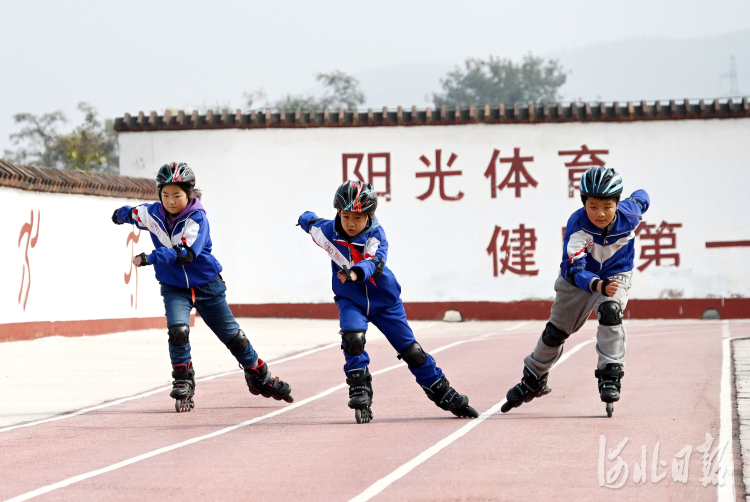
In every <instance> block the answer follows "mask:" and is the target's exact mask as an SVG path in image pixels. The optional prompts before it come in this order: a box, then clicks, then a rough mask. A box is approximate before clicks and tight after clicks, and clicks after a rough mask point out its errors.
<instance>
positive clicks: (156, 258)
mask: <svg viewBox="0 0 750 502" xmlns="http://www.w3.org/2000/svg"><path fill="white" fill-rule="evenodd" d="M146 259H147V260H148V264H149V265H174V264H175V263H176V262H177V251H175V250H174V249H173V248H156V249H154V251H153V252H152V253H151V254H150V255H147V256H146Z"/></svg>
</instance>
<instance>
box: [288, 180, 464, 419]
mask: <svg viewBox="0 0 750 502" xmlns="http://www.w3.org/2000/svg"><path fill="white" fill-rule="evenodd" d="M377 205H378V198H377V194H376V193H375V189H374V188H373V187H372V185H370V184H369V183H363V182H362V181H346V182H345V183H343V184H342V185H341V186H339V188H338V189H337V190H336V195H335V196H334V199H333V207H334V208H335V209H336V211H337V214H336V217H335V218H334V219H333V220H326V219H323V218H318V216H317V215H316V214H315V213H313V212H310V211H308V212H305V213H304V214H302V216H300V217H299V220H298V223H297V224H298V225H299V226H301V227H302V230H304V231H305V232H307V233H309V234H310V235H311V236H312V238H313V241H315V243H316V244H317V245H318V246H320V247H321V248H323V250H325V251H326V252H327V253H328V256H329V257H330V258H331V268H332V269H333V280H332V282H333V292H334V293H335V294H336V296H335V297H334V301H335V302H336V306H337V307H338V309H339V324H340V326H341V331H340V332H339V333H340V334H341V339H342V343H341V348H342V349H343V351H344V357H345V359H346V364H345V365H344V373H345V375H346V377H347V378H346V382H347V384H349V407H350V408H352V409H354V410H355V417H356V419H357V422H358V423H363V422H369V421H370V420H371V419H372V410H371V408H370V406H371V404H372V394H373V393H372V376H371V375H370V371H369V370H368V364H369V363H370V357H369V356H368V355H367V352H366V351H365V332H366V331H367V326H368V322H372V323H373V324H374V325H375V326H376V327H377V328H378V329H379V330H380V331H381V332H382V333H383V334H384V335H385V337H386V338H387V339H388V341H389V342H390V344H391V345H392V346H393V348H394V349H396V351H397V352H398V353H399V355H398V358H399V359H403V360H404V362H406V364H407V365H408V367H409V371H411V373H412V374H413V375H414V376H415V377H416V380H417V383H418V384H419V385H421V386H422V389H423V390H424V392H425V394H427V397H428V398H429V399H430V400H432V401H433V402H435V404H436V405H437V406H438V407H440V408H442V409H444V410H447V411H450V412H451V413H453V414H454V415H456V416H457V417H462V418H476V417H478V416H479V414H478V413H477V412H476V410H474V408H472V407H471V406H469V398H468V397H466V396H465V395H463V394H459V393H458V392H456V391H455V390H454V389H453V388H452V387H451V386H450V382H448V379H447V378H445V375H444V374H443V372H442V370H441V369H440V368H438V367H437V364H436V363H435V359H433V357H432V356H431V355H430V354H428V353H426V352H425V351H424V350H422V347H421V346H420V345H419V343H418V342H417V341H416V340H415V338H414V333H413V332H412V330H411V328H410V327H409V324H408V323H407V321H406V312H405V311H404V306H403V303H402V302H401V298H400V295H401V286H400V285H399V283H398V281H396V277H395V276H394V275H393V272H391V270H390V269H389V268H388V267H387V266H386V265H385V262H386V259H387V255H388V241H387V240H386V238H385V231H384V230H383V227H382V226H380V223H379V222H378V219H377V218H376V217H375V216H374V213H375V209H376V208H377Z"/></svg>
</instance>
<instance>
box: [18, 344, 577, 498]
mask: <svg viewBox="0 0 750 502" xmlns="http://www.w3.org/2000/svg"><path fill="white" fill-rule="evenodd" d="M471 341H476V339H468V340H461V341H458V342H454V343H450V344H448V345H444V346H442V347H438V348H436V349H434V350H431V351H430V353H431V354H437V353H438V352H442V351H443V350H446V349H449V348H451V347H455V346H456V345H461V344H463V343H467V342H471ZM338 345H339V343H334V344H330V345H326V346H323V347H319V348H318V349H313V350H323V349H324V348H327V347H331V346H338ZM576 347H577V346H576ZM575 350H576V348H574V350H573V351H571V352H572V353H574V352H575ZM310 352H312V351H310ZM297 357H302V355H301V354H300V355H297V356H291V357H290V358H287V359H285V360H284V361H287V360H290V359H296V358H297ZM561 360H563V359H562V358H561ZM278 362H282V361H281V360H280V361H277V363H278ZM558 364H560V363H559V362H558ZM402 366H406V363H399V364H395V365H393V366H389V367H387V368H384V369H381V370H378V371H376V372H373V373H372V374H373V375H379V374H382V373H386V372H388V371H391V370H394V369H396V368H400V367H402ZM227 374H228V373H227ZM208 378H210V377H208ZM346 387H347V384H346V383H342V384H340V385H336V386H335V387H331V388H330V389H327V390H324V391H323V392H321V393H319V394H315V395H314V396H311V397H308V398H306V399H303V400H301V401H297V402H295V403H293V404H290V405H289V406H285V407H283V408H279V409H278V410H275V411H272V412H271V413H267V414H265V415H262V416H260V417H255V418H253V419H250V420H247V421H245V422H242V423H239V424H237V425H231V426H229V427H225V428H223V429H219V430H218V431H214V432H211V433H209V434H204V435H202V436H198V437H194V438H192V439H188V440H186V441H181V442H179V443H175V444H173V445H170V446H165V447H163V448H159V449H157V450H153V451H150V452H147V453H143V454H141V455H137V456H135V457H131V458H128V459H125V460H123V461H120V462H117V463H114V464H112V465H109V466H107V467H102V468H101V469H96V470H93V471H89V472H86V473H83V474H79V475H77V476H72V477H70V478H67V479H64V480H62V481H58V482H57V483H52V484H50V485H47V486H43V487H41V488H37V489H36V490H32V491H30V492H26V493H22V494H21V495H17V496H15V497H13V498H9V499H6V501H5V502H23V501H25V500H30V499H33V498H35V497H38V496H40V495H44V494H47V493H50V492H52V491H55V490H59V489H60V488H65V487H66V486H70V485H73V484H75V483H79V482H81V481H85V480H87V479H90V478H93V477H96V476H100V475H102V474H106V473H108V472H112V471H115V470H117V469H121V468H123V467H127V466H129V465H132V464H135V463H137V462H140V461H142V460H147V459H149V458H152V457H155V456H157V455H161V454H162V453H168V452H170V451H173V450H177V449H179V448H183V447H185V446H189V445H192V444H195V443H198V442H200V441H204V440H206V439H211V438H214V437H217V436H221V435H223V434H226V433H228V432H232V431H234V430H237V429H240V428H242V427H247V426H249V425H253V424H255V423H258V422H260V421H262V420H266V419H268V418H273V417H275V416H278V415H281V414H282V413H286V412H287V411H291V410H293V409H296V408H299V407H300V406H304V405H306V404H308V403H311V402H313V401H317V400H318V399H321V398H323V397H326V396H328V395H330V394H333V393H334V392H336V391H338V390H341V389H344V388H346ZM170 388H171V387H170ZM154 392H155V391H152V393H154ZM128 399H132V398H128ZM475 420H477V419H475ZM475 420H472V422H474V421H475Z"/></svg>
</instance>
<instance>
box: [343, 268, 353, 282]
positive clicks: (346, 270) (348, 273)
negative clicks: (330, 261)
mask: <svg viewBox="0 0 750 502" xmlns="http://www.w3.org/2000/svg"><path fill="white" fill-rule="evenodd" d="M341 270H343V271H344V275H346V280H345V281H344V282H354V281H353V280H352V271H351V269H350V268H349V267H347V266H346V265H344V266H343V267H341Z"/></svg>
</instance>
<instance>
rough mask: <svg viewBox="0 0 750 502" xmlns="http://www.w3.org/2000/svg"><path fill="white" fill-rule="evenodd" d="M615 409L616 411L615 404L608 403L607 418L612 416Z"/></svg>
mask: <svg viewBox="0 0 750 502" xmlns="http://www.w3.org/2000/svg"><path fill="white" fill-rule="evenodd" d="M613 411H615V406H614V405H613V404H612V403H607V418H612V412H613Z"/></svg>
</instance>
